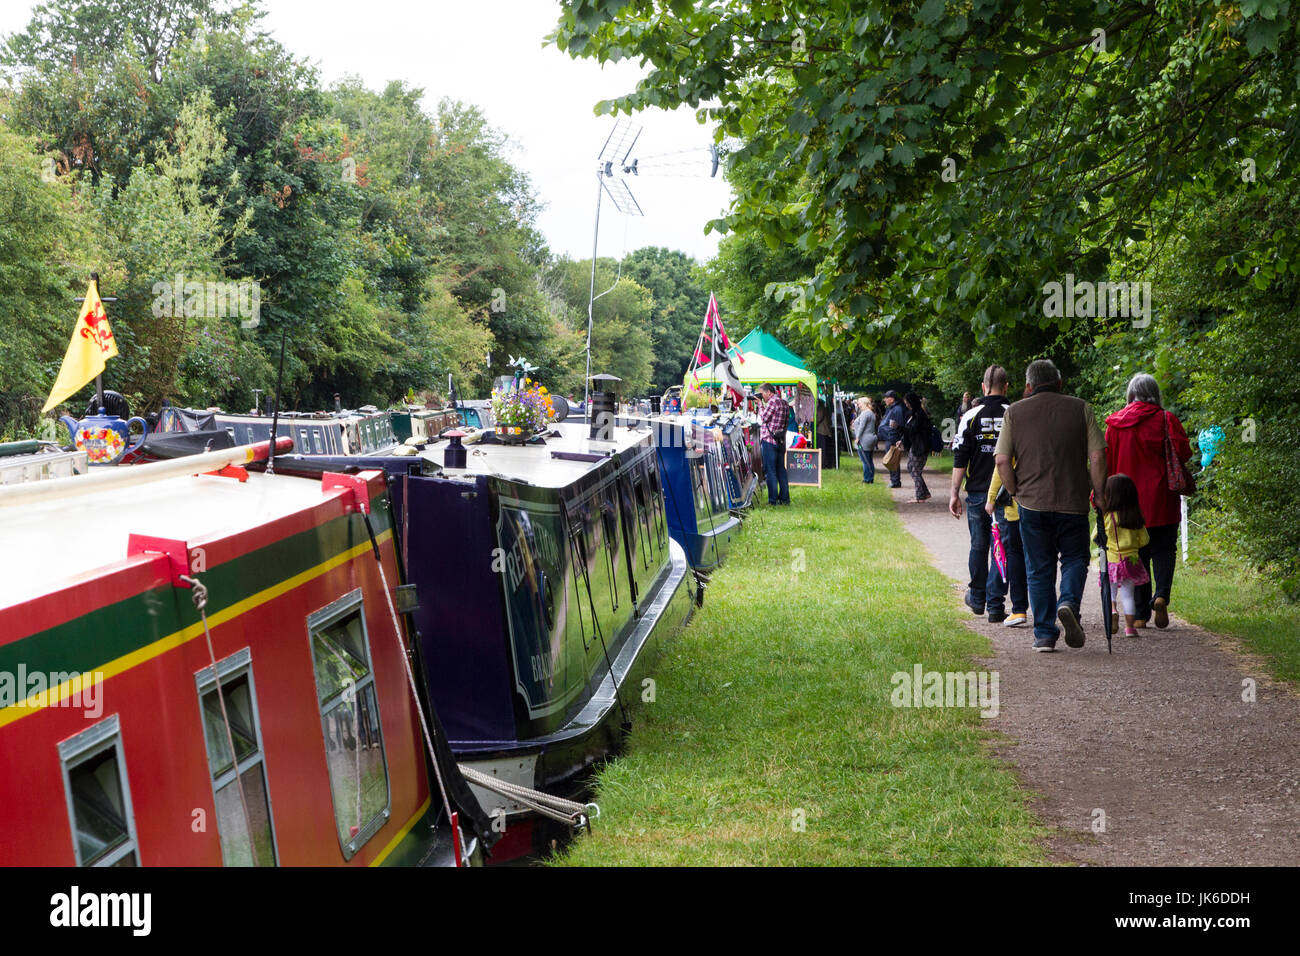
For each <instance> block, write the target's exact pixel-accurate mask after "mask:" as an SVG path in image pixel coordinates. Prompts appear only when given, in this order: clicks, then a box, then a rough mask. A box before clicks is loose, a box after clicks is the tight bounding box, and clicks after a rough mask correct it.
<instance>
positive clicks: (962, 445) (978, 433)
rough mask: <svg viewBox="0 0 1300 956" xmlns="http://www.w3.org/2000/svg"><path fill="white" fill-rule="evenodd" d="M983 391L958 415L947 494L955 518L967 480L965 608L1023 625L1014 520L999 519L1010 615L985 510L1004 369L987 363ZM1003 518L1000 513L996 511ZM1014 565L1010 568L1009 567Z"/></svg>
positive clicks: (1002, 405)
mask: <svg viewBox="0 0 1300 956" xmlns="http://www.w3.org/2000/svg"><path fill="white" fill-rule="evenodd" d="M980 390H981V391H982V392H983V396H982V397H981V398H977V399H976V400H975V401H974V402H973V403H972V404H971V406H970V408H968V409H967V410H966V414H964V415H962V417H961V421H960V422H958V423H957V434H956V436H955V437H954V438H953V442H952V450H953V459H952V489H951V492H950V494H949V497H948V511H949V512H950V513H951V514H952V516H953V517H954V518H960V517H961V513H962V501H961V496H960V493H961V485H962V479H963V478H964V479H965V481H966V524H967V526H968V528H969V529H970V559H969V562H968V566H969V569H970V584H969V586H968V588H967V590H966V606H967V607H969V608H970V609H971V610H972V611H973V612H974V613H976V614H983V613H984V610H985V607H986V606H987V608H988V613H989V623H990V624H1006V625H1007V626H1010V627H1016V626H1023V625H1024V624H1025V623H1026V622H1027V618H1026V615H1025V612H1026V611H1027V610H1028V608H1029V595H1028V590H1027V587H1026V583H1025V569H1024V560H1025V559H1024V552H1023V550H1022V549H1021V548H1020V546H1019V545H1020V537H1019V529H1018V528H1016V527H1015V526H1014V522H1012V523H1011V526H1010V527H1008V523H1007V522H1006V521H1005V520H999V521H998V533H999V535H1001V536H1002V541H1003V547H1004V550H1005V551H1006V552H1007V565H1008V567H1007V572H1008V574H1007V576H1008V577H1009V578H1011V580H1012V582H1013V585H1014V586H1013V587H1012V589H1011V590H1012V594H1011V610H1012V612H1013V613H1012V615H1011V617H1010V618H1008V617H1007V614H1006V601H1005V599H1006V593H1007V581H1006V580H1005V579H1004V578H1003V577H1002V575H1001V574H999V573H998V569H997V564H996V563H995V562H994V560H993V549H992V544H993V521H994V518H993V517H992V516H990V515H989V514H988V513H987V512H986V511H985V510H984V502H985V499H986V498H987V497H988V492H989V482H990V481H991V480H992V479H993V472H994V469H995V468H996V461H995V458H994V449H995V448H996V447H997V443H998V435H999V434H1000V433H1001V431H1002V416H1003V414H1004V413H1005V412H1006V408H1007V372H1006V369H1004V368H1002V366H1000V365H990V366H989V367H988V369H987V370H986V371H985V372H984V381H983V383H982V384H981V385H980ZM998 518H999V519H1000V518H1001V515H1000V514H999V515H998ZM1013 564H1014V566H1013Z"/></svg>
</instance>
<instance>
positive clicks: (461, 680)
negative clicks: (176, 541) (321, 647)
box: [275, 423, 694, 859]
mask: <svg viewBox="0 0 1300 956" xmlns="http://www.w3.org/2000/svg"><path fill="white" fill-rule="evenodd" d="M610 437H611V439H612V440H610V441H597V440H594V439H591V438H589V437H588V428H587V426H582V425H575V424H569V423H565V424H558V425H553V426H551V427H550V429H549V430H548V432H547V433H546V435H545V437H539V438H534V439H532V440H531V441H530V442H529V443H527V444H523V445H517V446H516V445H505V444H500V443H498V442H496V441H495V440H494V439H493V438H491V437H489V438H486V439H485V440H484V441H482V442H479V443H477V444H474V445H471V446H469V447H467V448H463V447H457V448H454V449H453V450H452V451H451V452H450V455H451V458H450V462H451V464H448V463H447V456H448V449H449V448H450V447H451V444H452V442H453V441H454V442H455V443H456V444H457V445H459V438H456V439H450V440H439V441H434V442H430V443H429V444H427V445H426V446H425V447H424V449H423V450H422V451H420V452H419V453H418V454H417V455H416V456H415V457H396V456H393V455H391V454H378V455H374V456H366V455H363V456H360V457H351V458H344V459H336V458H333V457H318V456H281V457H279V458H277V459H276V463H275V466H276V470H277V471H289V472H293V471H294V470H298V469H303V468H327V469H330V470H338V469H341V468H342V469H346V468H348V467H356V468H363V469H368V468H376V469H381V470H383V471H385V472H386V474H387V476H388V484H389V487H390V488H391V489H392V494H393V503H394V508H395V511H396V514H397V527H396V534H397V538H398V540H399V542H400V550H401V555H402V563H403V566H404V567H405V570H406V579H407V581H408V582H410V583H411V584H412V585H414V588H415V598H414V603H415V604H416V605H418V606H417V607H416V608H415V609H414V610H412V612H411V613H412V620H413V622H414V624H415V630H416V632H417V638H416V641H417V643H418V645H419V647H420V650H421V654H420V657H421V659H422V660H423V662H424V667H425V673H424V678H425V682H426V683H427V686H428V688H429V692H430V696H431V698H432V700H433V702H434V705H435V706H436V708H437V710H438V713H439V715H440V716H441V718H442V720H443V723H444V725H445V727H446V732H447V735H448V739H449V743H450V746H451V749H452V751H453V752H454V753H455V754H456V756H457V759H458V760H459V761H460V763H461V765H462V766H464V767H468V768H471V769H473V770H477V771H479V772H481V773H485V774H488V775H491V776H494V777H497V778H499V779H501V780H504V781H506V782H508V783H513V784H516V785H520V786H524V787H528V788H532V789H537V790H543V791H546V792H548V793H552V794H557V795H563V796H573V795H575V794H578V793H580V791H581V788H582V787H583V786H584V785H585V778H586V771H588V770H589V769H590V768H591V767H592V766H593V765H594V764H595V763H597V762H598V761H600V760H603V759H605V758H606V757H608V756H610V755H612V754H613V753H614V752H616V751H617V749H618V748H619V746H620V744H621V741H622V737H623V732H624V730H625V729H626V727H627V726H628V725H629V714H630V712H631V711H632V709H633V705H634V704H639V703H641V702H642V699H643V693H644V691H645V688H646V686H649V685H643V680H644V678H645V676H646V674H647V672H648V670H649V668H650V666H651V664H652V662H653V660H654V657H655V655H656V650H657V647H658V645H659V643H660V642H661V641H662V639H663V638H664V637H665V636H666V635H669V634H671V633H672V632H673V631H675V629H676V628H677V627H679V626H680V625H681V624H683V623H684V622H685V621H686V619H687V617H688V616H689V614H690V611H691V608H692V600H691V598H692V594H691V591H692V589H693V588H694V584H693V582H692V580H691V577H690V575H689V574H688V571H689V570H690V568H689V564H688V562H687V559H686V555H685V553H684V552H683V550H682V549H681V547H680V546H679V545H678V544H677V543H675V542H674V541H673V539H672V537H671V535H670V532H669V516H668V513H667V509H666V507H665V504H664V494H663V487H662V485H661V482H660V472H659V468H658V466H657V463H656V449H655V447H654V445H653V443H652V442H651V438H650V432H649V431H648V430H646V429H644V428H643V429H641V430H633V429H627V428H614V429H613V430H612V435H611V436H610ZM458 454H459V455H460V456H463V460H461V459H458V458H457V457H456V456H457V455H458ZM475 791H476V793H477V795H478V796H479V798H480V800H481V801H482V803H483V805H484V807H485V808H487V809H488V810H489V812H491V813H494V814H496V815H497V816H498V817H500V818H501V819H502V820H503V822H505V823H509V824H510V825H511V828H510V829H509V830H507V832H506V835H505V837H504V838H503V841H502V843H503V846H506V847H508V846H511V845H517V841H518V839H519V837H518V836H516V834H520V833H522V834H525V837H524V838H525V839H531V837H528V836H527V834H529V833H530V831H531V825H530V826H528V827H516V826H514V824H515V823H522V822H524V821H528V822H529V823H530V824H531V822H532V821H533V819H534V817H533V815H532V813H531V812H530V810H529V808H528V807H527V806H525V805H524V804H521V803H517V802H515V801H513V800H511V799H505V798H503V797H501V796H498V795H495V794H493V793H490V792H488V791H487V790H484V789H482V788H478V787H477V786H476V787H475ZM537 832H538V833H539V834H540V832H541V831H537ZM499 849H500V848H499ZM531 849H533V847H532V845H531V844H529V845H526V846H523V847H520V848H519V852H529V851H530V850H531ZM499 855H500V854H499V853H496V854H495V855H494V859H495V858H499Z"/></svg>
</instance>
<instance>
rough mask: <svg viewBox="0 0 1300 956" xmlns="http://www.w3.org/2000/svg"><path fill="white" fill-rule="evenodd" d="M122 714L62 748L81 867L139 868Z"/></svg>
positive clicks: (73, 833) (100, 723) (108, 719)
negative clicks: (127, 776) (123, 740)
mask: <svg viewBox="0 0 1300 956" xmlns="http://www.w3.org/2000/svg"><path fill="white" fill-rule="evenodd" d="M121 744H122V741H121V734H120V732H119V729H118V719H117V715H116V714H114V715H113V716H111V717H108V718H106V719H104V720H101V721H100V722H99V723H97V724H95V726H93V727H91V728H90V729H89V730H85V731H82V732H81V733H79V734H77V735H76V736H75V737H70V738H69V739H67V740H65V741H63V742H62V743H61V744H59V759H60V760H61V761H62V762H63V787H64V791H65V793H66V795H67V800H68V818H69V820H70V821H71V823H72V846H73V849H74V851H75V852H76V857H77V865H78V866H137V865H138V863H139V861H138V860H137V858H136V838H135V820H134V817H133V815H132V813H131V789H130V786H129V785H128V783H127V779H126V764H125V762H124V760H123V757H122V746H121Z"/></svg>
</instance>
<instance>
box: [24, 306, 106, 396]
mask: <svg viewBox="0 0 1300 956" xmlns="http://www.w3.org/2000/svg"><path fill="white" fill-rule="evenodd" d="M116 355H117V342H116V341H115V340H114V339H113V330H112V329H111V328H109V327H108V316H106V315H105V314H104V303H103V302H101V301H100V300H99V289H98V287H97V286H96V284H95V282H94V281H92V282H91V283H90V285H88V286H87V287H86V301H85V302H83V303H82V304H81V314H80V315H78V316H77V324H76V325H75V326H73V328H72V341H71V342H69V343H68V351H67V352H65V353H64V355H63V366H62V367H61V368H60V369H59V377H58V378H57V379H56V380H55V382H54V388H52V389H51V390H50V397H49V398H48V399H46V400H45V407H44V408H42V409H41V412H42V413H44V412H48V411H49V410H50V409H51V408H53V407H54V406H55V405H57V404H59V402H61V401H63V400H64V399H65V398H67V397H68V396H70V395H75V394H76V393H77V392H78V391H80V390H81V387H82V386H83V385H85V384H86V383H87V382H89V381H90V380H91V379H93V378H94V377H95V376H96V375H99V374H101V373H102V372H103V371H104V362H105V361H107V360H108V359H111V358H113V357H114V356H116Z"/></svg>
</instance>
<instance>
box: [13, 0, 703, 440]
mask: <svg viewBox="0 0 1300 956" xmlns="http://www.w3.org/2000/svg"><path fill="white" fill-rule="evenodd" d="M260 16H261V15H260V12H259V10H258V8H257V6H256V5H255V4H234V3H229V2H223V0H149V2H144V0H88V2H76V0H53V2H49V3H46V4H43V5H41V6H39V7H38V8H37V9H36V10H35V12H34V13H33V16H32V20H31V22H30V24H29V25H28V27H27V28H26V29H25V30H23V31H21V32H19V33H16V34H14V35H12V36H10V37H8V38H6V39H5V41H4V43H3V45H0V64H2V65H3V66H4V67H5V70H6V73H7V77H8V81H9V82H8V88H7V91H6V92H4V95H3V99H0V160H3V162H2V163H0V206H3V211H4V216H3V221H2V223H0V435H3V434H21V433H27V432H30V431H31V430H32V429H34V428H35V427H36V425H37V413H38V410H39V408H40V406H41V404H42V401H43V399H44V396H45V393H46V392H47V391H48V388H49V385H50V383H51V382H52V381H53V378H54V374H55V372H56V371H57V369H58V366H59V362H60V360H61V359H62V355H63V350H64V348H65V347H66V345H67V336H68V333H69V331H70V330H71V328H72V322H73V319H74V317H75V315H76V303H75V302H74V301H73V298H74V297H75V296H77V295H80V294H81V293H82V291H83V290H84V288H85V282H86V277H87V275H88V274H89V273H90V272H91V271H97V272H99V274H100V276H101V281H100V287H101V291H102V293H103V294H104V295H111V296H115V297H116V298H117V301H116V302H114V303H110V304H109V306H108V311H109V316H110V319H111V321H112V322H113V328H114V332H115V333H116V336H117V338H118V341H119V350H120V353H121V354H120V356H119V358H117V359H114V360H113V361H112V362H111V363H110V366H109V368H108V370H107V371H106V373H105V379H106V385H107V386H108V387H110V388H114V389H117V390H119V391H121V392H123V393H124V394H126V395H127V396H128V398H129V399H130V400H131V402H132V404H133V406H134V407H135V409H136V410H148V409H153V408H157V407H158V406H159V405H160V404H161V403H162V402H163V401H165V400H166V401H171V402H173V403H177V404H190V405H199V406H207V405H209V404H221V405H224V406H225V407H228V408H232V407H233V408H244V407H251V405H252V403H253V400H254V390H255V389H260V390H262V391H264V392H270V391H271V390H272V389H273V388H274V385H275V377H276V373H275V368H276V365H277V363H278V356H279V351H280V344H281V340H282V338H283V340H284V341H285V344H286V349H285V351H286V357H285V396H284V404H285V405H287V406H291V407H299V408H320V407H332V405H333V396H334V395H335V393H338V394H340V395H341V396H342V399H343V401H344V402H345V403H346V404H348V405H352V406H356V405H361V404H365V403H371V402H373V403H377V404H386V403H389V402H392V401H395V400H397V399H398V398H399V397H400V396H402V395H404V394H406V393H407V391H408V389H413V390H415V391H419V392H426V391H438V392H440V391H442V390H444V389H445V388H446V385H447V377H448V375H452V376H455V379H456V385H457V388H458V389H460V391H461V394H463V395H465V394H477V395H486V394H487V393H488V391H489V388H490V383H491V380H492V376H493V374H494V373H499V372H501V371H502V370H504V369H505V367H506V365H507V363H508V361H509V360H510V358H511V357H512V356H520V355H524V356H527V357H528V358H529V360H530V361H531V362H533V363H534V364H535V365H536V366H538V369H539V372H538V374H539V376H540V377H541V379H542V380H543V381H545V382H547V383H549V384H551V385H552V387H553V388H555V389H556V390H561V389H562V390H564V391H566V392H568V391H576V392H580V391H581V389H582V378H583V375H584V371H585V368H584V366H585V356H584V346H585V342H586V325H587V315H586V312H587V294H588V285H589V283H588V281H587V275H588V270H589V268H590V262H587V263H581V262H577V263H568V262H566V261H563V260H561V261H558V262H557V261H556V260H555V257H554V256H553V255H552V254H551V252H550V250H549V249H548V248H547V246H546V243H545V241H544V239H543V238H542V236H541V234H540V232H539V231H538V229H537V226H536V220H537V215H538V213H539V211H540V208H541V206H540V203H539V201H538V199H537V197H536V195H535V193H534V191H533V187H532V185H531V183H530V182H529V180H528V177H527V175H526V174H525V173H524V172H523V170H522V169H521V168H520V166H519V165H518V164H517V162H516V160H515V159H514V158H513V155H512V153H513V150H514V147H513V145H512V144H511V142H510V140H509V138H508V137H507V136H506V135H505V134H504V133H502V132H501V131H499V130H496V129H493V128H492V127H491V126H490V125H489V124H488V123H487V121H486V120H485V118H484V116H483V114H482V112H481V111H480V110H479V109H477V108H476V107H474V106H472V105H470V104H466V103H460V102H454V101H450V100H443V101H441V102H438V103H436V104H434V105H433V106H432V107H431V108H430V107H426V106H425V105H424V91H423V90H420V89H416V88H412V87H410V86H407V85H405V84H402V83H398V82H394V83H390V84H389V85H388V86H386V87H385V88H383V89H382V90H379V91H375V90H371V89H368V88H366V86H365V85H364V84H363V83H362V82H361V81H360V80H358V79H355V78H348V79H344V80H343V81H341V82H339V83H337V84H335V85H333V86H331V87H329V88H325V87H323V86H322V85H321V83H320V80H319V77H318V76H317V74H316V71H315V70H314V69H313V68H312V67H311V66H309V65H308V64H307V63H306V62H305V61H304V60H302V59H300V58H299V57H297V56H295V55H294V54H293V53H291V52H290V51H289V50H287V49H285V48H284V47H283V46H282V45H281V44H280V43H279V42H277V41H276V39H275V38H273V37H271V36H269V35H268V34H266V33H265V32H264V31H263V30H262V29H261V28H260V26H259V24H260ZM607 266H608V268H607ZM696 269H697V267H696V265H695V263H694V262H692V261H691V260H690V259H689V258H687V257H686V256H684V255H682V254H681V253H677V252H672V251H670V250H664V249H649V250H643V251H640V252H637V253H633V254H632V256H630V257H629V260H628V262H627V264H626V266H625V270H624V275H623V276H622V278H621V281H620V282H619V283H618V285H617V288H615V289H614V290H612V291H611V292H610V293H609V294H608V295H606V296H604V297H602V298H601V299H600V300H598V302H597V303H596V319H597V321H596V328H595V334H594V336H593V347H594V355H593V371H605V372H612V373H614V374H617V375H619V376H620V377H623V378H624V379H625V391H627V392H629V393H631V392H643V391H644V390H645V389H647V388H648V387H649V386H650V383H651V380H652V379H654V380H655V381H656V382H658V381H660V380H661V379H665V378H671V377H672V373H673V372H674V371H676V373H677V377H678V379H680V371H677V370H678V369H679V368H680V367H682V366H683V363H684V362H685V360H686V351H687V349H688V348H689V346H683V345H681V340H682V339H683V338H684V337H685V334H686V333H685V332H684V331H683V330H684V328H685V327H686V326H689V325H691V324H696V325H698V322H699V321H700V319H701V318H702V316H703V312H704V305H703V302H702V300H701V295H703V299H704V301H707V293H702V292H701V289H700V287H699V286H698V285H696V284H695V283H694V280H693V278H692V276H693V274H694V272H695V271H696ZM569 272H572V273H573V275H572V277H571V278H572V279H573V281H563V282H562V281H560V279H559V278H558V277H559V276H560V275H567V274H568V273H569ZM600 272H601V276H600V278H601V280H602V282H603V283H604V284H603V285H602V286H601V289H604V288H605V287H606V286H607V285H609V284H610V283H611V282H612V281H613V279H614V278H615V273H616V272H617V264H615V263H606V262H605V261H604V260H602V262H601V264H600ZM579 280H580V281H579ZM191 282H200V283H227V282H236V283H244V286H243V287H242V288H244V289H245V290H247V289H249V288H250V287H251V286H252V285H253V284H256V289H257V293H258V298H257V310H256V315H251V314H249V313H248V311H247V309H246V308H245V309H244V310H243V311H240V312H239V313H238V314H234V313H233V311H232V310H230V309H227V310H222V309H216V310H213V309H211V308H209V307H206V306H205V305H204V301H205V300H203V298H202V297H200V298H199V300H198V307H195V306H194V304H193V303H192V302H191V300H190V299H189V298H188V297H187V296H180V295H178V296H175V297H174V298H176V299H177V302H176V303H174V304H173V303H171V302H170V300H169V301H168V302H162V301H160V298H159V295H160V289H176V290H179V291H183V290H184V289H185V286H186V284H187V283H191ZM597 291H600V290H597ZM559 293H562V294H559ZM187 303H190V304H187ZM248 305H249V303H248V302H245V306H248ZM88 394H89V390H87V391H86V392H85V393H83V394H82V395H80V396H78V397H76V398H74V399H73V400H72V401H71V402H70V403H69V404H70V406H71V407H73V408H75V409H78V410H79V409H80V408H82V407H84V404H85V401H86V397H87V395H88Z"/></svg>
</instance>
